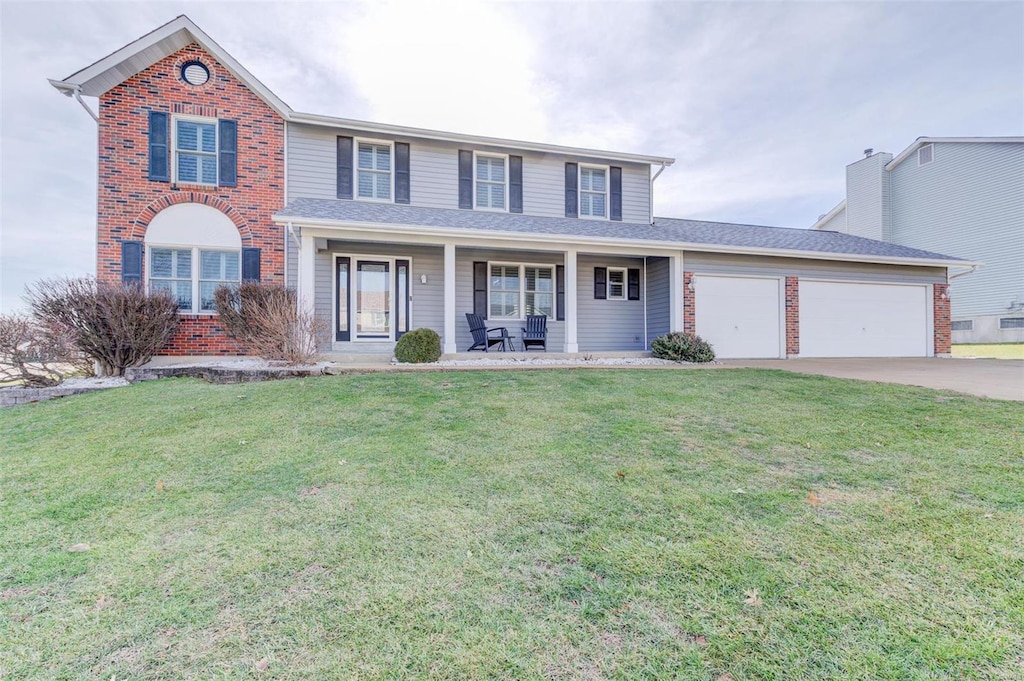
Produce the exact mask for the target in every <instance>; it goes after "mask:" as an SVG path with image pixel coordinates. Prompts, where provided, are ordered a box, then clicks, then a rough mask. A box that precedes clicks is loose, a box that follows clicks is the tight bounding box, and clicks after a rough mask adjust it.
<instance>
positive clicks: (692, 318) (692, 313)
mask: <svg viewBox="0 0 1024 681" xmlns="http://www.w3.org/2000/svg"><path fill="white" fill-rule="evenodd" d="M692 282H693V272H683V331H685V332H687V333H696V332H697V321H696V310H697V301H696V299H695V297H694V294H695V293H696V291H694V290H692V289H691V288H690V284H691V283H692Z"/></svg>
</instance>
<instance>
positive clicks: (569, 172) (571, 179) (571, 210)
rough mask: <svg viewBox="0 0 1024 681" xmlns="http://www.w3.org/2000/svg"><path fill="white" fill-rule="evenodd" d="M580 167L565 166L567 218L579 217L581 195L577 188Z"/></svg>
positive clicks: (574, 165)
mask: <svg viewBox="0 0 1024 681" xmlns="http://www.w3.org/2000/svg"><path fill="white" fill-rule="evenodd" d="M579 179H580V178H579V166H578V165H577V164H575V163H566V164H565V217H567V218H575V217H579V211H580V206H579V195H578V193H577V191H576V187H577V186H578V183H579Z"/></svg>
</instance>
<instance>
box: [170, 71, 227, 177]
mask: <svg viewBox="0 0 1024 681" xmlns="http://www.w3.org/2000/svg"><path fill="white" fill-rule="evenodd" d="M211 77H212V76H211ZM178 121H193V122H195V123H205V124H208V125H209V124H212V125H213V140H214V145H213V146H214V150H213V162H214V163H213V164H214V167H215V168H216V170H217V180H216V181H215V182H214V183H213V184H210V183H209V182H200V181H198V179H197V181H196V182H185V181H183V180H179V179H178ZM185 153H189V152H185ZM201 155H203V156H207V155H208V154H206V153H205V152H201ZM171 180H172V184H183V185H187V186H191V187H219V186H220V124H219V121H218V119H216V118H210V117H208V116H188V115H185V114H174V115H172V116H171Z"/></svg>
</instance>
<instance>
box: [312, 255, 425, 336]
mask: <svg viewBox="0 0 1024 681" xmlns="http://www.w3.org/2000/svg"><path fill="white" fill-rule="evenodd" d="M335 254H338V255H346V256H358V255H379V256H386V257H391V258H410V259H411V261H412V272H411V277H410V290H411V291H412V301H411V309H412V316H411V317H412V318H411V320H410V321H411V328H413V329H418V328H428V329H433V330H434V331H436V332H437V334H438V335H442V334H443V332H444V249H443V248H440V247H431V246H411V245H410V246H406V245H402V244H383V243H371V242H359V241H340V240H334V239H331V240H329V241H328V242H327V250H325V251H319V252H317V254H316V290H315V296H316V300H315V305H314V307H315V308H316V314H317V317H318V318H320V319H322V320H323V321H324V323H325V324H326V325H327V327H328V333H327V334H325V337H324V339H323V340H325V341H326V342H327V345H326V347H325V348H324V349H330V341H331V339H332V338H333V337H334V318H333V312H334V255H335ZM423 274H425V275H427V283H426V284H421V283H420V275H423Z"/></svg>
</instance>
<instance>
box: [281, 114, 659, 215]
mask: <svg viewBox="0 0 1024 681" xmlns="http://www.w3.org/2000/svg"><path fill="white" fill-rule="evenodd" d="M338 135H350V136H352V137H357V138H358V137H360V134H359V133H358V132H357V131H353V130H339V129H335V128H323V127H319V126H313V125H301V124H295V123H292V124H289V125H288V168H287V173H288V197H287V200H288V201H291V200H293V199H296V198H316V199H334V198H337V171H336V165H337V136H338ZM395 141H399V142H408V143H409V176H410V178H409V180H410V191H409V194H410V201H411V204H412V205H414V206H422V207H426V208H454V209H457V208H458V207H459V178H458V151H459V149H460V148H462V149H470V150H473V151H479V152H484V153H499V154H515V155H520V156H522V157H523V212H524V214H527V215H539V216H549V217H564V216H565V163H566V161H579V162H583V163H600V164H602V165H609V164H607V163H604V162H602V161H600V159H593V158H575V157H574V158H568V157H566V156H562V155H556V154H543V153H537V152H522V151H517V150H516V149H512V148H500V149H497V148H485V147H480V148H472V147H469V146H465V145H458V144H454V143H449V142H435V141H431V140H419V139H408V138H395ZM612 165H617V166H620V167H621V168H622V219H623V221H624V222H634V223H646V222H650V166H649V165H645V164H637V163H615V164H612Z"/></svg>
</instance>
